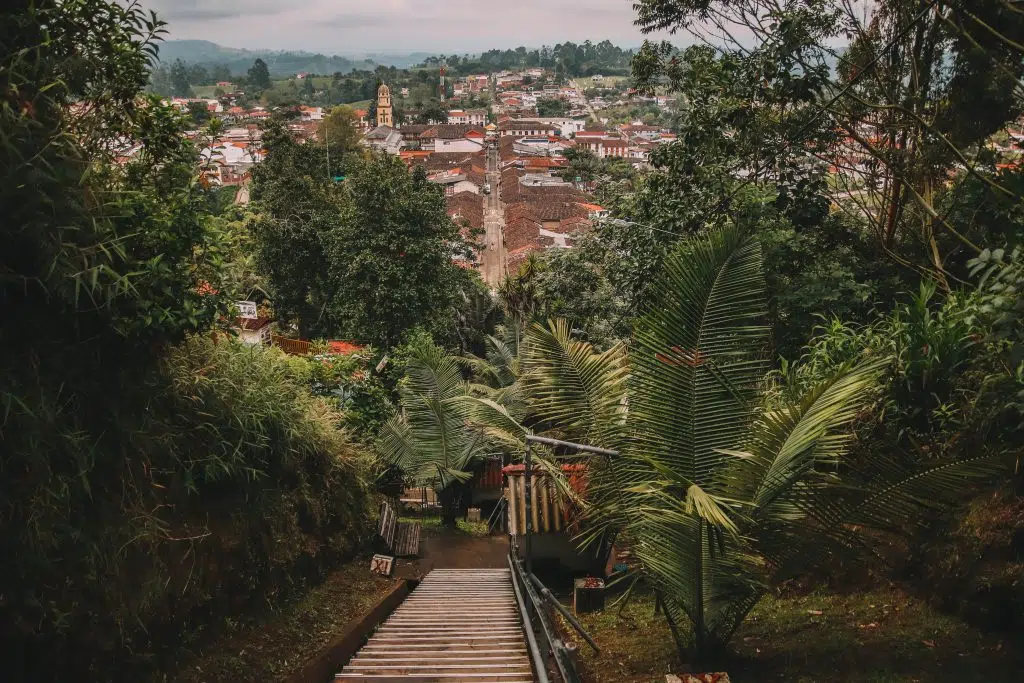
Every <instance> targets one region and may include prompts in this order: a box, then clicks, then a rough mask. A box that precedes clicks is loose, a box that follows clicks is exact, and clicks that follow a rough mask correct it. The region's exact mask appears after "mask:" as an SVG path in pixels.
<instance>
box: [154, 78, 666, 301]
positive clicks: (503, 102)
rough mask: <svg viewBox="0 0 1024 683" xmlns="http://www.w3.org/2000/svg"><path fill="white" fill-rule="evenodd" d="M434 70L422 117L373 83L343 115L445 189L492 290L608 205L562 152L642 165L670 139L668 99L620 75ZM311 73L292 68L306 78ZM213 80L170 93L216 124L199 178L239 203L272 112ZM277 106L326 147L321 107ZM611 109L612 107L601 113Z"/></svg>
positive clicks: (371, 142)
mask: <svg viewBox="0 0 1024 683" xmlns="http://www.w3.org/2000/svg"><path fill="white" fill-rule="evenodd" d="M432 71H433V72H435V73H436V74H437V81H438V82H437V96H436V99H434V100H433V102H432V104H431V109H429V110H427V112H426V114H425V116H423V115H421V116H416V115H415V112H413V111H410V108H409V106H408V105H407V104H406V102H407V100H408V98H409V94H410V91H409V88H407V87H403V88H400V89H396V90H393V89H392V88H391V86H389V85H388V83H386V82H382V83H381V84H380V85H379V87H378V88H377V91H376V97H375V99H374V100H373V101H372V108H369V107H367V108H356V109H352V114H353V118H352V123H353V124H354V126H355V128H356V129H357V130H358V132H359V135H360V138H361V144H362V145H364V146H365V147H367V148H369V149H373V150H376V151H380V152H384V153H387V154H391V155H396V156H398V157H400V158H401V159H402V160H403V161H404V162H405V163H406V165H407V167H408V168H410V169H412V168H415V167H422V168H423V169H424V170H425V172H426V173H427V178H428V179H429V180H430V182H432V183H436V184H437V185H439V186H441V187H442V188H443V189H444V194H445V199H446V202H447V205H448V213H449V215H450V216H451V217H452V218H453V219H454V220H456V221H457V222H458V223H459V225H460V226H462V228H463V235H464V237H466V238H467V239H469V240H472V241H475V242H476V243H477V245H478V248H479V252H478V257H477V259H476V260H475V261H472V262H470V263H468V264H467V265H470V266H472V267H474V268H476V269H478V270H479V272H480V273H481V276H482V277H483V279H484V281H485V282H486V283H487V284H488V285H489V286H491V287H492V288H496V287H497V286H498V285H499V284H500V283H501V282H502V281H503V280H504V279H505V278H506V277H507V276H508V275H509V273H514V272H515V270H516V269H517V268H518V266H519V265H520V264H521V263H522V262H523V260H524V259H525V258H526V257H527V256H528V254H530V253H533V252H538V251H542V250H544V249H547V248H549V247H571V246H572V244H573V236H574V235H576V234H578V233H580V232H584V231H587V230H588V229H590V228H591V226H592V222H593V220H594V219H596V218H602V217H604V216H605V215H606V214H607V211H605V209H603V208H602V207H601V205H600V204H599V203H597V201H596V199H595V198H594V196H593V191H594V189H595V180H594V179H593V177H587V178H584V177H583V176H581V175H574V169H575V166H574V165H573V164H571V160H573V159H581V158H584V159H586V158H590V159H594V160H596V161H598V162H600V161H603V160H612V159H614V160H621V161H623V162H625V165H624V166H623V168H627V169H628V168H632V169H643V168H648V167H649V164H648V160H649V157H650V153H651V151H652V150H653V149H654V148H656V147H657V146H659V145H663V144H665V143H668V142H672V141H674V140H675V139H676V136H675V134H673V133H672V132H671V128H670V126H669V125H668V124H667V122H668V121H669V120H670V119H671V115H670V112H671V106H672V104H673V103H674V100H673V98H671V97H668V96H665V95H656V96H643V95H641V94H639V93H637V92H636V91H635V90H632V89H630V88H628V87H627V86H626V85H625V83H626V81H625V79H623V78H621V77H608V78H606V77H605V76H603V75H602V74H595V75H593V76H587V77H577V78H567V77H557V76H556V74H555V73H554V71H553V70H551V69H545V68H540V67H534V68H525V69H522V70H518V71H515V70H502V71H495V72H491V73H482V74H471V75H467V76H463V77H458V78H456V79H452V78H447V79H446V77H445V69H444V67H441V68H440V69H433V70H432ZM421 73H422V72H421ZM316 78H317V77H316V76H314V75H311V74H306V73H300V74H296V75H295V76H294V80H295V81H299V82H305V83H309V82H312V81H313V80H315V79H316ZM290 80H291V79H290ZM216 89H217V91H218V92H221V93H222V95H221V96H220V97H213V98H183V97H176V98H172V99H170V100H169V101H170V102H171V103H172V104H173V105H174V106H176V107H178V108H179V109H180V110H182V111H184V112H188V111H190V110H194V109H195V108H197V107H198V108H205V110H206V112H207V113H208V114H209V116H210V117H216V118H217V119H219V120H220V121H221V122H223V124H224V127H223V129H222V130H221V131H220V132H219V134H218V136H217V137H216V139H214V140H211V141H210V142H209V144H208V145H207V146H205V147H204V149H203V151H202V154H203V157H204V158H205V159H206V160H207V162H208V164H209V168H208V170H207V171H206V177H207V179H208V181H209V182H210V183H212V184H213V185H215V186H218V187H232V186H237V188H238V191H237V196H236V201H238V202H239V203H246V202H247V201H248V190H247V182H248V179H249V178H250V170H251V168H252V166H253V165H254V164H257V163H259V162H260V161H261V160H262V158H263V152H262V151H261V149H260V135H261V132H260V124H261V122H264V121H266V120H267V119H269V118H270V117H271V116H272V115H273V113H274V112H273V111H271V108H268V107H264V106H260V105H255V106H250V107H243V106H239V104H237V102H238V101H240V100H242V99H243V98H244V96H245V93H244V92H242V91H241V90H240V89H237V88H236V86H235V85H234V84H233V83H231V82H227V81H223V82H218V83H217V84H216ZM341 106H342V107H344V106H345V105H341ZM638 108H643V109H645V110H646V111H647V112H648V116H647V118H648V119H650V118H651V117H650V115H649V112H650V111H654V112H655V113H657V114H659V115H658V116H656V117H655V118H657V119H659V120H661V121H664V123H661V124H657V125H651V124H648V123H645V121H644V120H643V119H631V118H628V114H629V113H630V112H629V110H635V109H638ZM276 109H277V110H278V113H289V114H291V116H292V120H291V121H290V123H289V126H288V127H289V130H291V131H292V132H293V134H294V135H295V136H296V138H297V139H300V140H317V141H318V142H319V143H320V144H323V145H325V146H326V148H327V150H328V153H329V151H330V145H331V141H330V139H329V138H328V139H320V137H319V131H320V130H321V128H322V127H321V126H320V123H321V122H322V121H324V119H325V118H327V117H329V115H330V111H331V110H330V108H329V107H324V106H308V105H297V106H294V107H292V108H291V111H289V109H288V108H286V107H277V108H276ZM609 110H611V112H612V115H611V116H608V115H602V113H603V112H607V111H609ZM400 111H404V112H406V113H405V114H399V113H398V112H400ZM542 113H543V114H555V115H541V114H542ZM634 113H635V112H634ZM203 118H204V119H205V118H206V117H203ZM416 121H424V122H422V123H421V122H416ZM338 152H339V153H340V150H338Z"/></svg>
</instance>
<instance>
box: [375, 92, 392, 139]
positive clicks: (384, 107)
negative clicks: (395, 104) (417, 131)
mask: <svg viewBox="0 0 1024 683" xmlns="http://www.w3.org/2000/svg"><path fill="white" fill-rule="evenodd" d="M377 125H378V126H388V127H390V128H394V126H395V120H394V118H393V116H392V112H391V88H389V87H388V86H387V84H385V83H381V84H380V87H379V88H377Z"/></svg>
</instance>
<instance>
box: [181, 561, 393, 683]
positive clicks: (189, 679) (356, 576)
mask: <svg viewBox="0 0 1024 683" xmlns="http://www.w3.org/2000/svg"><path fill="white" fill-rule="evenodd" d="M395 583H396V581H395V580H393V579H385V578H381V577H379V576H375V575H372V574H370V571H369V559H368V558H360V559H356V560H353V561H352V562H349V563H348V564H345V565H343V566H342V567H340V568H339V569H338V570H336V571H335V572H333V573H332V574H331V575H330V576H329V577H328V578H327V580H326V581H325V582H324V583H322V584H321V585H319V586H317V587H316V588H314V589H312V590H311V591H309V592H308V593H305V594H304V595H303V597H302V598H301V599H299V600H298V601H296V602H294V603H292V604H288V605H284V606H282V607H281V608H280V610H279V611H277V612H271V613H269V614H267V615H264V616H261V617H259V618H252V619H249V620H246V621H242V622H234V621H231V620H226V622H225V624H224V626H223V628H221V629H217V632H216V633H209V634H206V636H205V637H202V636H200V637H199V638H197V640H199V641H201V643H202V645H200V646H196V647H195V648H193V651H192V653H191V654H190V656H187V657H185V658H184V659H183V661H182V662H181V666H180V669H179V670H178V671H177V672H176V673H172V674H170V675H168V676H167V677H165V678H164V680H166V681H174V682H175V683H202V682H207V681H220V682H223V683H230V682H231V681H239V682H241V681H281V680H284V679H285V678H287V677H288V676H289V675H291V674H293V673H295V672H296V671H298V670H299V669H300V668H301V667H302V666H303V665H304V664H305V663H306V662H307V661H309V660H310V659H311V658H312V657H313V656H314V655H315V654H316V653H317V652H319V651H320V650H321V649H322V648H323V647H325V646H326V645H327V644H328V643H330V642H331V641H332V640H333V639H334V638H337V637H338V636H340V635H341V634H343V633H344V632H345V630H346V627H347V626H348V624H349V623H350V622H352V621H355V620H356V619H359V618H361V617H362V615H363V614H365V613H366V612H368V611H369V610H370V608H372V607H373V606H374V605H375V604H376V603H377V601H378V600H380V599H381V598H382V597H383V596H384V594H385V593H387V591H388V590H390V589H391V587H392V586H394V585H395Z"/></svg>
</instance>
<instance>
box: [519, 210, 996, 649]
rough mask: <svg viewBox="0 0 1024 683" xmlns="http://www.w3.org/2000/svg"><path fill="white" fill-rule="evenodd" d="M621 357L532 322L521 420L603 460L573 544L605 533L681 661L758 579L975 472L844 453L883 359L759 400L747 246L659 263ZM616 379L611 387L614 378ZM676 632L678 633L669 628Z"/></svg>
mask: <svg viewBox="0 0 1024 683" xmlns="http://www.w3.org/2000/svg"><path fill="white" fill-rule="evenodd" d="M652 300H653V303H652V304H651V306H650V308H649V310H648V311H647V312H646V313H645V315H644V316H643V317H642V318H641V319H640V320H639V321H638V324H637V326H636V328H635V331H634V339H633V340H632V343H631V345H630V348H629V357H628V361H627V359H626V356H625V353H624V351H623V350H622V349H612V350H611V351H609V352H605V353H596V352H594V351H593V349H592V348H590V347H589V345H587V344H584V343H582V342H576V341H574V340H572V339H571V336H570V334H569V330H568V328H567V326H565V325H564V324H563V323H559V322H554V323H550V324H549V326H548V327H544V326H541V325H535V326H534V327H533V328H532V329H531V330H530V335H529V338H528V340H527V354H526V358H525V362H524V370H525V378H524V385H525V388H526V396H527V400H528V403H529V405H530V406H531V408H532V410H533V412H534V414H535V415H534V417H535V418H536V419H538V420H540V421H541V423H542V424H545V425H547V426H549V427H550V428H551V429H553V430H556V431H558V432H559V433H560V434H561V435H562V436H563V437H566V438H570V439H574V440H577V441H587V442H589V443H591V444H594V445H598V446H603V447H606V448H611V449H615V450H618V451H619V452H620V453H621V455H620V456H619V457H617V458H614V459H611V460H609V459H594V460H592V461H591V463H590V476H589V486H588V490H587V493H586V500H585V501H583V503H584V505H585V510H586V514H587V516H588V524H587V531H586V532H585V533H584V534H583V535H582V536H581V537H580V539H579V540H580V542H582V543H587V542H593V541H596V540H597V539H599V538H601V537H606V535H607V534H621V535H623V536H624V537H625V538H627V539H628V541H629V542H630V543H631V545H632V548H633V551H634V554H635V556H636V558H637V560H638V561H639V564H640V567H641V572H642V575H643V577H644V578H645V580H646V581H647V582H648V583H649V584H651V585H652V586H653V587H654V588H655V590H656V591H658V593H659V594H660V596H661V599H662V602H663V604H664V605H665V607H666V610H665V613H666V616H667V618H668V619H669V623H670V625H671V626H672V632H673V635H674V637H675V639H676V644H677V646H678V647H679V649H680V653H681V656H682V654H683V652H684V650H685V649H686V648H687V647H689V648H691V652H692V653H693V654H694V656H695V657H696V658H698V659H699V658H706V657H708V656H710V655H713V654H714V653H716V652H717V651H720V650H721V649H722V648H723V647H724V646H725V645H726V644H727V643H728V641H729V639H730V637H731V636H732V634H733V633H734V631H735V630H736V628H737V627H738V626H739V624H740V623H741V622H742V621H743V619H744V618H745V617H746V615H747V613H748V612H749V611H750V609H751V608H752V607H753V606H754V605H755V604H756V603H757V601H758V600H759V599H760V598H761V597H762V596H763V595H764V594H765V592H766V591H767V590H768V589H769V588H770V587H771V586H772V585H774V584H777V583H779V582H781V581H784V580H785V579H787V578H790V577H792V576H794V575H796V574H798V573H800V572H802V571H804V570H806V569H808V568H810V567H811V566H813V565H814V564H815V563H819V562H821V561H823V560H824V559H825V558H826V557H827V556H828V555H830V554H832V553H835V552H845V551H849V550H851V549H854V550H862V549H863V547H862V544H861V541H860V540H859V537H858V536H857V535H856V534H855V533H854V529H856V528H861V527H870V528H882V529H887V530H894V529H898V528H900V527H901V526H902V525H904V524H906V523H907V520H908V519H910V518H912V517H913V516H914V514H915V513H916V512H918V511H919V510H920V508H921V506H922V505H923V504H924V503H923V501H932V502H934V501H940V500H942V499H943V498H944V497H949V496H955V495H956V494H957V493H959V491H960V490H961V487H962V483H963V479H964V477H965V476H970V475H978V474H985V473H987V472H988V471H990V470H991V469H992V466H994V465H996V464H997V459H996V458H994V457H990V456H982V457H978V458H973V459H970V460H966V461H952V462H945V463H941V464H936V465H934V466H932V467H929V468H928V469H924V470H910V469H907V468H906V467H904V466H903V465H902V464H901V463H900V462H898V461H896V460H894V459H892V458H891V457H889V456H887V455H886V454H874V455H872V456H871V457H870V458H866V457H864V458H859V459H857V460H856V461H854V460H852V459H848V458H844V456H845V455H846V451H847V446H848V445H849V441H850V436H849V432H850V430H849V427H850V425H851V423H852V422H854V420H855V419H856V418H857V416H858V414H859V413H860V412H861V411H862V410H864V409H865V408H866V407H867V406H868V405H869V403H870V402H871V401H872V400H873V399H874V397H875V396H876V393H875V387H876V384H877V382H876V379H877V376H878V374H879V372H880V369H881V366H882V364H883V363H884V359H878V358H872V357H870V356H869V357H866V358H865V359H863V360H861V361H860V362H858V363H856V364H849V365H846V366H843V367H841V368H840V369H839V370H838V371H836V372H835V373H834V374H833V375H832V376H830V377H827V378H825V379H823V380H822V381H820V382H819V383H817V384H816V385H814V386H811V387H808V388H806V389H805V390H804V391H802V392H801V393H800V395H798V396H797V397H796V398H795V399H794V400H792V401H791V402H788V403H785V404H774V405H770V404H768V402H767V401H766V396H768V393H767V392H766V391H765V389H766V388H767V381H766V376H767V373H768V369H769V364H768V351H769V347H770V344H769V342H770V329H769V327H768V324H767V296H766V286H765V280H764V275H763V273H762V269H761V252H760V246H759V243H758V241H757V239H756V238H754V237H753V236H750V235H748V234H744V233H742V232H740V231H739V230H737V229H724V230H721V231H718V232H714V233H712V234H710V235H707V236H703V237H699V238H694V239H693V240H691V241H689V242H687V243H686V244H684V245H682V246H681V248H680V249H679V251H677V252H676V253H675V254H674V255H673V256H672V257H671V258H670V259H668V261H667V263H666V266H665V270H664V272H663V274H662V275H661V277H660V279H659V280H658V282H657V283H656V284H655V285H654V288H653V297H652ZM627 373H628V376H627ZM684 620H686V621H689V623H690V625H691V626H692V629H691V631H690V633H689V635H687V634H682V633H680V630H679V629H678V628H677V624H678V623H680V622H682V621H684Z"/></svg>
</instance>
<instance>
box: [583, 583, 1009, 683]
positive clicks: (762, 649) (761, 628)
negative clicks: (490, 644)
mask: <svg viewBox="0 0 1024 683" xmlns="http://www.w3.org/2000/svg"><path fill="white" fill-rule="evenodd" d="M618 609H619V605H614V606H613V605H611V604H609V607H608V608H607V609H606V610H605V611H604V612H602V613H598V614H592V615H583V616H582V617H581V621H582V622H583V625H584V626H585V628H586V629H587V630H588V631H589V632H590V634H591V635H592V636H593V637H594V638H595V640H596V641H597V642H598V645H599V646H600V647H601V648H602V653H601V655H600V656H594V654H593V652H592V651H591V650H590V649H589V648H588V647H586V646H585V645H584V646H581V649H580V653H581V661H582V664H583V669H584V671H583V674H584V681H585V683H612V682H614V683H641V682H643V683H647V682H651V683H653V682H655V681H657V682H658V683H663V682H664V680H665V674H666V673H668V672H670V671H672V672H680V671H684V670H686V667H683V666H681V665H680V664H679V662H678V660H677V658H676V655H675V648H674V646H673V645H672V640H671V636H670V633H669V630H668V626H667V625H666V624H665V620H664V618H663V617H661V616H654V600H653V597H652V596H650V595H642V596H639V597H637V596H634V598H633V599H632V600H631V601H630V603H629V604H628V605H627V606H626V608H625V610H624V612H623V614H622V616H621V618H620V617H618V615H617V614H618ZM1022 646H1024V639H1022V638H1020V636H1017V637H1016V638H1011V637H1006V636H1000V635H995V634H983V633H981V632H979V631H978V630H977V629H974V628H972V627H970V626H968V625H967V624H965V623H963V622H962V621H960V620H958V619H955V618H952V617H948V616H945V615H942V614H939V613H938V612H936V611H935V610H933V609H931V608H930V607H928V606H927V605H925V604H924V603H922V602H921V601H920V600H917V599H915V598H912V597H910V596H908V595H907V594H905V593H903V592H902V591H900V590H899V589H898V588H895V587H891V586H889V587H884V588H876V589H874V590H871V591H868V592H863V593H856V594H851V595H836V594H832V593H825V592H812V593H810V594H807V595H787V596H781V597H769V598H766V599H765V600H763V601H762V602H761V604H760V605H758V606H757V607H756V608H755V609H754V611H753V612H751V614H750V616H749V618H748V619H747V621H746V622H745V623H744V624H743V625H742V626H741V627H740V629H739V631H738V632H737V634H736V636H735V638H734V639H733V650H734V653H735V654H734V655H733V657H732V659H731V661H729V662H728V663H726V664H725V665H723V666H722V667H721V669H724V670H726V671H728V672H729V674H730V677H731V678H732V680H733V682H734V683H768V682H770V681H772V682H774V681H786V682H787V683H815V682H818V681H829V682H830V683H833V682H835V683H847V682H848V683H853V682H854V681H858V682H862V681H863V682H867V683H911V682H920V683H931V682H933V681H936V682H937V681H956V682H957V683H982V681H984V682H985V683H1011V682H1012V681H1018V680H1020V672H1021V671H1022V670H1024V669H1022V667H1024V648H1022Z"/></svg>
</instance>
